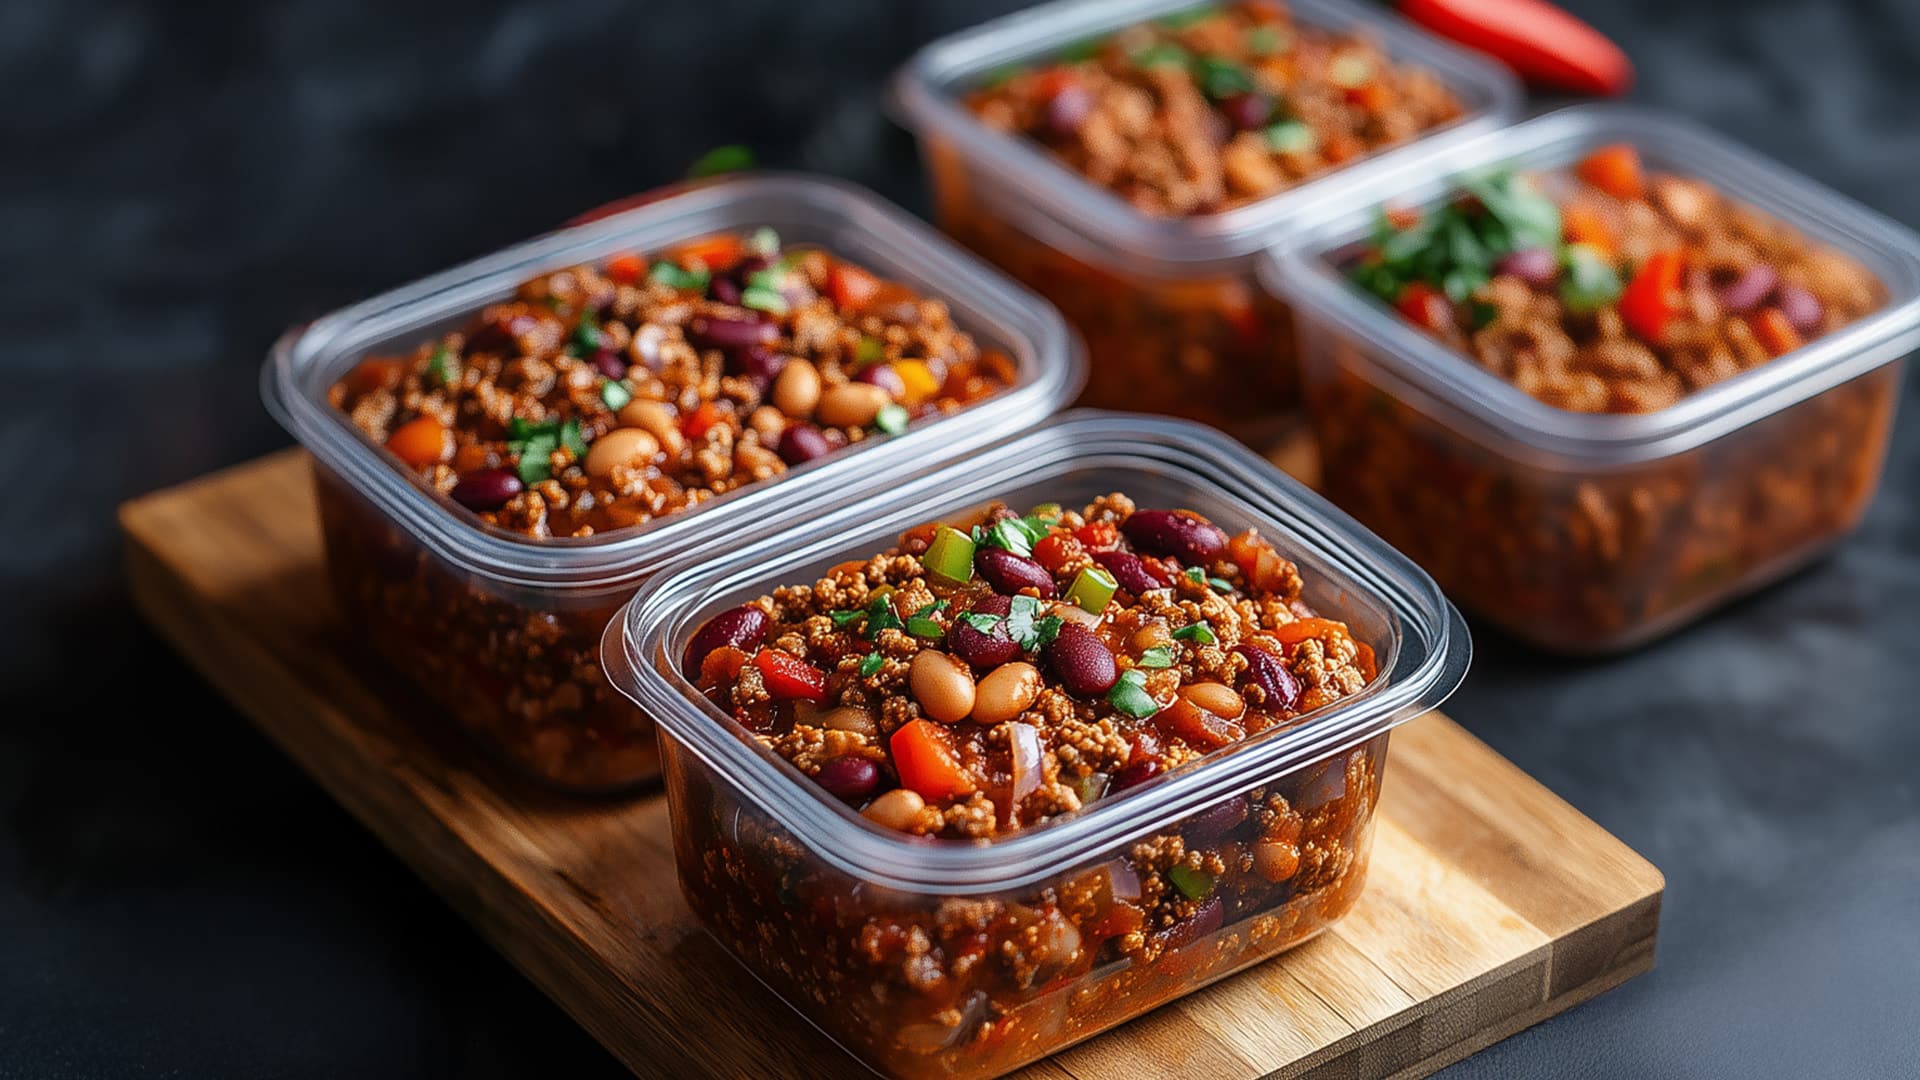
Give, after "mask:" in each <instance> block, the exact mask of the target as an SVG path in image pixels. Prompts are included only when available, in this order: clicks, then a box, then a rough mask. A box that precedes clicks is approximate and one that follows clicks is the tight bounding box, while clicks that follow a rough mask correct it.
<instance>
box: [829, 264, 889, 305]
mask: <svg viewBox="0 0 1920 1080" xmlns="http://www.w3.org/2000/svg"><path fill="white" fill-rule="evenodd" d="M827 291H828V292H829V293H831V294H832V295H833V302H834V305H835V306H836V307H839V308H841V309H842V310H845V311H858V310H860V309H861V308H863V307H866V306H867V305H868V304H870V303H872V302H873V298H874V297H875V296H878V295H879V294H880V279H879V278H877V277H874V276H873V275H872V274H869V273H867V272H866V271H865V270H862V269H860V268H859V267H857V266H854V265H852V264H851V263H835V264H833V269H832V270H830V271H828V272H827Z"/></svg>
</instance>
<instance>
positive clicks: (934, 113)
mask: <svg viewBox="0 0 1920 1080" xmlns="http://www.w3.org/2000/svg"><path fill="white" fill-rule="evenodd" d="M1195 6H1196V5H1195V4H1194V3H1193V0H1090V2H1087V0H1070V2H1061V3H1053V4H1047V5H1044V6H1042V7H1038V8H1034V9H1032V10H1030V11H1026V12H1022V13H1019V14H1016V15H1011V16H1008V17H1006V18H1002V19H997V20H995V21H993V22H990V23H986V24H984V25H982V26H979V27H975V28H974V29H971V30H967V31H964V32H962V33H959V34H954V35H951V36H949V37H946V38H942V39H940V40H939V41H936V42H934V43H933V44H931V45H929V46H927V47H926V48H924V49H922V50H921V51H920V52H919V53H918V54H917V55H916V56H915V57H914V58H913V60H912V61H911V62H909V63H908V64H907V65H906V67H905V68H903V69H902V70H901V71H900V73H899V74H898V75H896V76H895V79H894V83H893V90H892V93H893V105H894V110H895V112H896V115H898V116H899V117H900V118H901V122H902V123H903V124H905V125H906V126H907V127H908V128H910V129H911V130H912V131H913V132H914V133H915V134H916V135H917V136H918V138H919V140H920V147H921V154H922V156H923V158H924V160H925V162H926V167H927V171H928V174H929V179H930V183H931V185H932V187H933V194H934V200H935V209H936V216H937V218H938V220H939V222H940V225H941V227H942V228H944V229H945V230H946V231H947V232H948V233H950V234H951V235H953V236H954V237H956V238H958V239H959V240H960V241H961V242H962V243H964V244H966V245H967V246H968V247H971V248H972V249H974V250H975V251H978V252H980V253H981V254H982V255H984V256H986V257H987V259H988V260H990V261H992V262H993V263H995V264H997V265H999V266H1000V267H1002V268H1004V269H1005V270H1007V272H1009V273H1011V274H1012V275H1013V276H1014V277H1016V278H1019V279H1020V280H1021V281H1024V282H1025V283H1027V284H1028V285H1029V286H1031V287H1033V288H1034V289H1035V290H1036V291H1038V292H1040V293H1041V294H1042V295H1044V296H1045V297H1047V299H1049V300H1051V301H1053V302H1054V303H1055V304H1057V305H1059V307H1060V309H1061V310H1062V311H1063V312H1065V314H1066V316H1067V319H1068V321H1069V322H1071V323H1072V324H1073V325H1074V326H1075V327H1076V328H1077V329H1078V330H1079V331H1080V332H1081V334H1082V335H1084V336H1085V338H1086V340H1087V345H1088V351H1089V355H1090V356H1091V358H1092V367H1091V369H1090V370H1091V376H1090V379H1089V381H1088V385H1087V392H1086V394H1085V395H1084V396H1083V398H1082V401H1083V402H1085V403H1086V404H1090V405H1099V406H1104V407H1107V408H1119V409H1142V410H1151V411H1155V412H1167V413H1173V414H1177V415H1182V416H1186V417H1189V418H1191V419H1196V420H1202V421H1206V422H1208V423H1213V424H1216V425H1220V426H1223V427H1227V428H1228V429H1229V430H1233V431H1236V432H1239V431H1249V430H1253V429H1255V428H1257V427H1258V426H1259V421H1261V420H1263V419H1268V418H1271V417H1272V416H1273V414H1274V413H1275V412H1276V411H1277V410H1279V409H1281V408H1283V407H1285V406H1288V405H1290V404H1293V403H1294V402H1295V401H1296V400H1297V396H1298V386H1297V381H1298V380H1297V375H1296V369H1295V364H1294V363H1293V360H1292V356H1291V352H1292V348H1293V334H1292V329H1291V322H1290V316H1289V313H1288V311H1287V309H1286V307H1285V306H1284V305H1283V304H1280V303H1278V302H1276V301H1275V300H1274V299H1273V298H1272V297H1270V296H1268V295H1267V294H1265V293H1264V292H1263V291H1262V290H1261V289H1260V288H1259V285H1258V283H1257V282H1256V281H1255V278H1254V271H1255V263H1256V258H1257V256H1258V253H1259V251H1260V250H1261V249H1262V248H1263V247H1264V246H1266V245H1267V244H1270V243H1272V242H1273V241H1274V240H1275V239H1276V237H1277V236H1278V234H1280V233H1281V232H1283V231H1284V230H1285V229H1286V228H1287V227H1289V226H1290V225H1292V224H1294V223H1297V222H1299V221H1301V220H1302V214H1303V211H1304V208H1305V207H1307V206H1308V205H1309V204H1310V203H1312V202H1314V201H1316V200H1318V199H1321V198H1324V197H1325V196H1326V195H1328V194H1329V193H1331V192H1334V191H1337V190H1339V189H1341V188H1344V187H1346V186H1347V185H1349V184H1352V183H1356V182H1358V181H1360V180H1361V179H1362V178H1364V177H1365V176H1368V175H1372V174H1375V173H1377V172H1379V171H1380V170H1382V169H1390V168H1392V165H1393V162H1394V161H1395V160H1397V159H1399V158H1401V157H1402V156H1403V155H1405V154H1407V153H1409V152H1410V151H1414V148H1416V147H1429V146H1433V145H1435V144H1439V143H1445V142H1450V141H1454V140H1458V139H1462V138H1466V137H1469V136H1472V135H1474V134H1478V133H1482V132H1486V131H1490V130H1492V129H1494V128H1497V127H1499V126H1501V125H1503V124H1505V123H1507V122H1509V121H1510V120H1511V119H1512V118H1513V116H1514V114H1515V111H1516V109H1517V106H1518V102H1519V100H1520V91H1519V89H1518V86H1517V84H1516V83H1515V82H1514V81H1513V79H1512V77H1511V76H1510V75H1509V74H1508V73H1507V72H1506V70H1505V69H1503V68H1500V67H1498V66H1496V65H1493V64H1491V63H1489V62H1487V61H1485V60H1484V59H1481V58H1479V57H1476V56H1473V55H1471V54H1469V53H1467V52H1464V51H1462V50H1459V49H1456V48H1455V47H1453V46H1451V45H1449V44H1446V43H1444V42H1442V41H1440V40H1439V39H1437V38H1434V37H1432V36H1429V35H1427V34H1426V33H1424V32H1423V31H1420V30H1418V29H1416V28H1415V27H1414V26H1413V25H1412V24H1411V23H1407V22H1405V21H1403V20H1401V19H1400V18H1399V17H1397V16H1394V15H1391V14H1388V13H1385V12H1383V11H1381V10H1380V9H1378V8H1375V7H1368V6H1361V5H1358V4H1354V3H1348V2H1346V0H1289V3H1288V6H1289V8H1290V9H1291V10H1292V12H1293V15H1294V17H1295V19H1296V20H1297V21H1298V22H1300V23H1302V24H1306V25H1311V26H1315V27H1321V28H1326V29H1329V30H1340V31H1358V32H1360V33H1363V34H1366V35H1370V36H1372V37H1373V38H1374V39H1375V40H1377V41H1378V42H1379V43H1380V45H1381V47H1382V48H1383V49H1384V50H1385V51H1386V52H1387V53H1388V54H1389V55H1390V56H1391V57H1392V58H1393V59H1394V60H1395V61H1397V62H1401V63H1407V64H1412V65H1416V66H1420V67H1424V68H1426V69H1428V70H1430V71H1432V72H1434V73H1435V74H1436V75H1437V76H1439V77H1440V79H1441V80H1442V81H1443V82H1445V83H1446V84H1447V85H1448V87H1449V88H1451V89H1452V90H1453V92H1454V93H1455V94H1456V96H1458V97H1459V98H1460V100H1461V102H1462V104H1463V105H1464V106H1465V112H1464V114H1463V117H1462V118H1461V119H1460V120H1458V121H1456V122H1454V123H1452V124H1449V125H1445V126H1443V127H1439V128H1436V129H1434V130H1433V131H1431V132H1429V133H1428V134H1426V135H1424V136H1422V137H1421V138H1419V139H1416V140H1412V141H1410V142H1407V143H1405V144H1402V145H1400V146H1397V147H1395V148H1394V149H1392V150H1388V151H1384V152H1382V153H1379V154H1377V155H1374V156H1372V157H1368V158H1363V159H1360V160H1359V161H1356V162H1355V163H1353V164H1349V165H1347V166H1344V167H1342V168H1339V169H1336V170H1334V171H1332V172H1328V173H1324V174H1322V175H1320V176H1319V177H1316V178H1315V179H1313V180H1310V181H1308V182H1306V183H1303V184H1300V185H1298V186H1295V187H1293V188H1290V189H1288V190H1286V191H1284V192H1282V193H1281V194H1279V195H1275V196H1273V197H1271V198H1268V199H1264V200H1261V201H1259V202H1255V203H1252V204H1249V205H1247V206H1244V207H1240V208H1237V209H1234V210H1230V211H1227V212H1225V213H1219V214H1210V215H1204V216H1196V217H1186V218H1164V217H1154V216H1151V215H1148V214H1145V213H1142V212H1140V211H1138V210H1136V209H1134V208H1133V207H1132V206H1130V205H1128V204H1127V203H1126V202H1125V201H1124V200H1122V199H1121V198H1120V197H1118V196H1116V195H1114V194H1113V193H1112V192H1110V191H1108V190H1106V189H1105V188H1102V187H1100V186H1099V185H1097V184H1094V183H1092V182H1090V181H1088V180H1087V179H1085V178H1084V177H1082V176H1080V175H1079V174H1078V173H1076V172H1074V171H1073V170H1072V169H1070V168H1068V167H1067V166H1066V165H1064V164H1062V163H1061V162H1059V161H1058V160H1056V159H1055V158H1054V157H1053V156H1052V155H1051V154H1049V153H1048V152H1047V151H1046V149H1045V148H1043V147H1042V146H1040V145H1039V144H1037V143H1034V142H1032V141H1030V140H1026V139H1019V138H1009V137H1008V136H1006V135H1004V134H1002V133H1000V132H997V131H994V130H992V129H990V128H988V127H987V126H985V125H983V124H982V123H980V121H979V120H978V119H976V118H975V117H974V116H973V115H972V114H971V113H970V112H968V111H967V109H966V107H965V105H964V104H963V103H962V102H961V100H960V96H961V95H962V94H964V93H965V92H966V91H967V90H968V89H970V88H972V87H973V86H975V85H977V84H978V83H979V82H980V81H981V80H982V79H983V78H984V77H986V76H987V75H988V74H989V73H991V72H993V71H995V70H997V69H1000V68H1003V67H1006V66H1008V65H1017V64H1021V63H1030V62H1034V61H1038V60H1042V59H1045V58H1047V57H1049V56H1052V55H1055V54H1057V53H1058V52H1059V51H1060V50H1061V49H1063V48H1064V47H1066V46H1068V45H1070V44H1072V43H1074V42H1078V41H1082V40H1085V39H1088V38H1091V37H1096V36H1099V35H1102V34H1106V33H1110V32H1112V31H1115V30H1119V29H1121V28H1124V27H1127V26H1132V25H1134V24H1136V23H1140V22H1144V21H1147V20H1151V19H1154V18H1157V17H1160V16H1164V15H1168V14H1170V13H1173V12H1177V11H1184V10H1188V9H1191V8H1193V7H1195Z"/></svg>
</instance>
